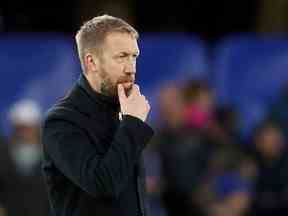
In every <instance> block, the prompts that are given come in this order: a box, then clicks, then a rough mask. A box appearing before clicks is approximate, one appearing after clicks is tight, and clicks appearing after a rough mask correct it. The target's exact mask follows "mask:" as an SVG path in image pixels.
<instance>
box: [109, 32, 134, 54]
mask: <svg viewBox="0 0 288 216" xmlns="http://www.w3.org/2000/svg"><path fill="white" fill-rule="evenodd" d="M104 46H106V48H109V49H111V50H114V51H126V52H137V53H139V47H138V43H137V39H136V38H135V37H134V36H133V35H131V34H129V33H121V32H112V33H109V34H108V35H107V36H106V38H105V45H104Z"/></svg>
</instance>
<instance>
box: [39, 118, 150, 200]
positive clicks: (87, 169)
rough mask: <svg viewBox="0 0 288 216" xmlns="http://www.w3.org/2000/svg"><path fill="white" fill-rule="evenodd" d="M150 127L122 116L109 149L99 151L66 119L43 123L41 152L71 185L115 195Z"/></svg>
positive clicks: (129, 170)
mask: <svg viewBox="0 0 288 216" xmlns="http://www.w3.org/2000/svg"><path fill="white" fill-rule="evenodd" d="M152 135H153V130H152V129H151V128H150V127H149V126H148V125H147V124H146V123H144V122H142V121H141V120H139V119H137V118H135V117H132V116H128V115H126V116H124V118H123V120H122V121H121V123H120V126H119V128H118V130H117V132H116V133H115V136H114V139H113V141H112V143H111V144H110V148H109V149H108V151H107V152H106V153H105V154H99V153H98V152H97V151H96V149H95V145H98V143H91V140H90V139H89V138H88V136H87V134H86V132H85V131H84V130H83V129H81V128H79V127H77V125H74V124H72V123H70V122H67V121H65V120H56V121H55V120H54V121H53V120H51V121H47V122H45V123H44V126H43V131H42V142H43V145H44V152H45V153H46V154H48V156H49V157H50V158H51V159H52V161H53V163H54V164H55V166H56V167H57V168H58V169H59V170H60V171H61V172H62V173H63V174H64V175H65V176H66V177H67V178H69V179H70V180H71V181H72V182H73V183H74V184H76V185H78V186H79V187H80V188H82V189H83V190H85V191H87V192H88V193H90V194H91V195H93V196H95V197H98V196H109V197H116V198H117V197H118V196H119V194H120V193H121V191H122V190H123V188H124V187H125V184H127V182H128V178H129V176H131V175H132V174H133V169H134V166H135V164H136V162H137V161H138V160H139V158H140V156H141V152H142V150H143V149H144V147H145V145H146V143H147V142H148V141H149V140H150V138H151V137H152Z"/></svg>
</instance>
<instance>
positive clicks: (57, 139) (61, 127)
mask: <svg viewBox="0 0 288 216" xmlns="http://www.w3.org/2000/svg"><path fill="white" fill-rule="evenodd" d="M152 135H153V131H152V129H151V128H150V127H149V126H148V125H147V124H146V123H144V122H142V121H141V120H140V119H138V118H135V117H132V116H129V115H125V116H123V120H122V121H120V120H119V101H118V100H116V99H112V98H109V97H105V96H103V95H101V94H99V93H96V92H94V91H93V90H92V88H91V87H90V85H89V83H88V81H87V80H86V78H85V77H84V76H83V75H81V77H80V79H79V81H78V82H77V83H76V85H75V86H74V88H73V89H72V91H71V92H70V93H69V94H68V96H67V97H65V98H64V99H62V100H61V101H60V102H59V103H58V104H56V105H55V106H54V107H52V109H50V111H49V112H48V114H47V116H46V117H45V120H44V124H43V131H42V142H43V150H44V161H43V171H44V176H45V179H46V182H47V186H48V194H49V199H50V203H51V206H52V213H53V215H55V216H60V215H61V216H64V215H65V216H68V215H69V216H72V215H73V216H74V215H80V216H86V215H93V216H96V215H99V216H107V215H117V216H122V215H123V216H124V215H125V216H130V215H131V216H136V215H146V214H145V201H144V198H145V197H144V188H145V183H144V181H145V179H144V168H143V165H142V164H143V163H142V156H141V153H142V150H143V149H144V147H145V145H146V144H147V143H148V141H149V140H150V138H151V137H152Z"/></svg>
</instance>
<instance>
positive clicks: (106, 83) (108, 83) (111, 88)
mask: <svg viewBox="0 0 288 216" xmlns="http://www.w3.org/2000/svg"><path fill="white" fill-rule="evenodd" d="M100 77H101V79H102V81H101V89H100V91H101V93H102V94H104V95H107V96H110V97H118V84H121V85H122V86H123V87H124V90H125V93H126V96H127V97H128V96H129V95H130V92H131V90H132V87H133V84H134V78H133V77H132V76H127V75H126V76H121V77H119V78H118V79H117V80H116V82H115V81H114V82H113V80H112V79H111V77H109V75H108V73H107V72H106V71H105V70H104V69H103V68H102V70H101V73H100Z"/></svg>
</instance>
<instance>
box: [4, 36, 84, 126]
mask: <svg viewBox="0 0 288 216" xmlns="http://www.w3.org/2000/svg"><path fill="white" fill-rule="evenodd" d="M0 47H1V49H0V65H1V75H2V77H3V79H2V83H1V85H0V97H1V101H0V113H1V121H2V125H3V129H4V130H6V129H7V121H6V118H7V116H6V114H7V109H8V108H9V107H10V106H11V104H13V103H14V102H15V101H16V100H18V99H21V98H30V99H34V100H36V101H38V103H40V105H41V106H42V107H43V109H44V110H46V108H47V107H48V106H50V105H51V104H53V103H54V102H55V100H56V98H59V97H61V96H63V95H64V94H65V91H66V90H67V89H68V88H69V87H70V86H71V84H72V82H73V80H75V77H76V75H77V73H78V72H79V64H78V61H76V60H77V58H76V55H75V54H76V53H75V50H74V48H73V43H72V40H70V39H69V38H68V37H66V36H63V35H58V34H39V33H38V34H7V35H2V36H1V37H0ZM3 122H4V123H3Z"/></svg>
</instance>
